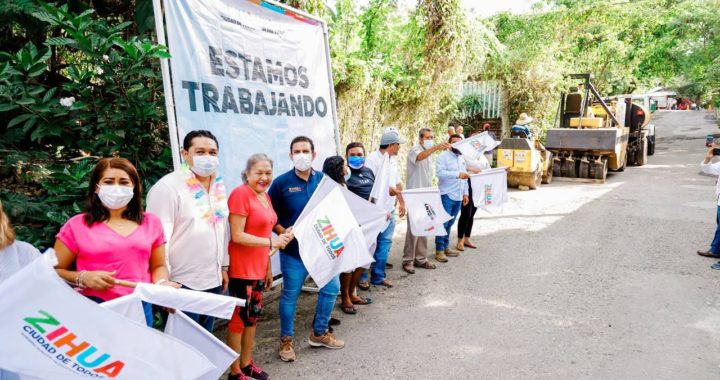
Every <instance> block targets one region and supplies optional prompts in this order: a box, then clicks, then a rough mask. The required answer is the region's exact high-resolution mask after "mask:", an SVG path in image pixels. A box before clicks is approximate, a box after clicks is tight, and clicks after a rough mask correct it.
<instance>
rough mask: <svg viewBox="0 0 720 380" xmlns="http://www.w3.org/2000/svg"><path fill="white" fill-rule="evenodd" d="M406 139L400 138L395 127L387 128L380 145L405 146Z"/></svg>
mask: <svg viewBox="0 0 720 380" xmlns="http://www.w3.org/2000/svg"><path fill="white" fill-rule="evenodd" d="M406 142H407V141H405V139H404V138H402V137H400V133H399V132H398V130H397V128H395V127H387V128H385V131H384V132H383V135H382V138H380V145H390V144H405V143H406Z"/></svg>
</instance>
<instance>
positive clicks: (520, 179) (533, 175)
mask: <svg viewBox="0 0 720 380" xmlns="http://www.w3.org/2000/svg"><path fill="white" fill-rule="evenodd" d="M552 165H553V160H552V153H551V152H549V151H547V150H546V149H545V148H544V147H543V146H542V144H540V142H539V141H532V140H530V139H529V138H527V137H525V136H524V134H523V135H521V136H513V137H510V138H506V139H503V140H502V142H501V143H500V146H499V147H498V149H497V166H498V167H503V166H507V167H509V168H510V171H509V172H508V174H507V182H508V187H519V186H527V187H529V188H530V189H533V190H534V189H537V188H538V187H540V184H541V183H550V182H552V175H553V170H552Z"/></svg>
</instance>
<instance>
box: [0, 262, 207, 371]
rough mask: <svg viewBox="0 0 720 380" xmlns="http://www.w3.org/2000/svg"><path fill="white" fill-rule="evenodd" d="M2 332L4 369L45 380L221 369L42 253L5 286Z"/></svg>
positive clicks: (0, 299) (0, 364) (0, 289)
mask: <svg viewBox="0 0 720 380" xmlns="http://www.w3.org/2000/svg"><path fill="white" fill-rule="evenodd" d="M0 337H2V344H0V368H4V369H7V370H10V371H13V372H17V373H19V374H21V375H29V376H36V377H39V378H43V379H79V378H85V379H97V378H100V379H104V378H114V379H168V380H169V379H197V378H199V377H200V376H203V375H204V374H205V373H207V372H208V371H210V370H213V369H214V368H215V366H213V365H212V363H210V362H209V361H208V360H207V358H205V356H203V355H202V354H201V353H200V352H198V351H197V350H195V349H194V348H192V347H190V346H188V345H187V344H185V343H183V342H180V341H178V340H177V339H175V338H172V337H170V336H167V335H165V334H163V333H162V332H160V331H156V330H153V329H152V328H148V327H147V326H143V325H140V324H138V323H136V322H134V321H131V320H129V319H127V318H125V317H123V316H121V315H119V314H117V313H115V312H113V311H111V310H107V309H104V308H102V307H100V306H99V305H98V304H96V303H95V302H93V301H91V300H89V299H87V298H85V297H84V296H82V295H80V294H78V293H77V292H75V291H74V290H72V289H71V288H70V287H69V286H67V284H65V282H64V281H62V280H61V279H60V277H58V275H57V274H56V273H55V270H53V268H52V267H51V266H50V265H49V263H48V260H44V259H42V258H40V259H37V260H35V261H34V262H32V263H31V264H29V265H27V266H26V267H25V268H23V269H22V270H20V271H19V272H17V273H16V274H15V275H13V276H12V277H10V279H8V280H7V281H5V282H3V283H2V284H1V285H0Z"/></svg>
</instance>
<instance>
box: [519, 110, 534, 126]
mask: <svg viewBox="0 0 720 380" xmlns="http://www.w3.org/2000/svg"><path fill="white" fill-rule="evenodd" d="M532 121H533V118H532V117H530V116H528V114H526V113H525V112H523V113H521V114H520V117H519V118H518V119H517V121H515V124H517V125H525V124H529V123H531V122H532Z"/></svg>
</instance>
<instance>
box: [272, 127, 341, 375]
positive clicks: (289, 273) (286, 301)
mask: <svg viewBox="0 0 720 380" xmlns="http://www.w3.org/2000/svg"><path fill="white" fill-rule="evenodd" d="M315 156H316V154H315V145H314V144H313V142H312V140H311V139H310V138H308V137H305V136H298V137H295V138H294V139H293V140H292V142H291V143H290V159H291V160H292V162H293V166H294V168H293V169H292V170H290V171H289V172H287V173H284V174H282V175H280V176H279V177H277V178H276V179H275V180H274V181H273V183H272V185H270V189H269V190H268V194H270V200H271V201H272V205H273V209H275V212H276V213H277V216H278V224H277V225H276V226H275V228H274V230H275V232H276V233H278V234H281V233H283V232H285V230H286V229H287V228H289V227H292V226H293V224H295V222H296V221H297V219H298V217H299V216H300V213H302V211H303V209H304V208H305V205H307V203H308V201H309V200H310V197H312V195H313V193H314V192H315V189H317V186H318V184H319V183H320V180H321V179H322V178H323V174H322V173H321V172H316V171H315V170H313V168H312V161H313V160H314V159H315ZM280 270H281V271H282V275H283V288H282V293H281V295H280V350H279V354H280V359H281V360H282V361H285V362H291V361H294V360H295V350H294V349H293V341H292V337H293V335H294V321H295V309H296V308H297V301H298V297H299V296H300V291H301V289H302V286H303V283H304V282H305V278H306V277H307V276H308V271H307V268H306V267H305V264H303V262H302V259H301V258H300V251H299V247H298V243H297V240H295V239H293V240H292V241H291V242H290V243H288V245H287V246H286V247H285V249H282V250H280ZM339 290H340V280H339V278H338V277H335V278H334V279H333V280H332V281H330V282H329V283H327V285H325V286H324V287H322V288H321V289H320V292H319V293H318V300H317V306H316V308H315V321H314V322H313V332H311V333H310V342H309V343H310V345H311V346H313V347H327V348H343V347H344V346H345V342H343V341H341V340H339V339H337V338H335V336H334V335H333V334H332V333H331V332H330V331H329V329H328V325H329V323H330V313H332V310H333V307H334V306H335V299H336V298H337V294H338V291H339Z"/></svg>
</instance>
